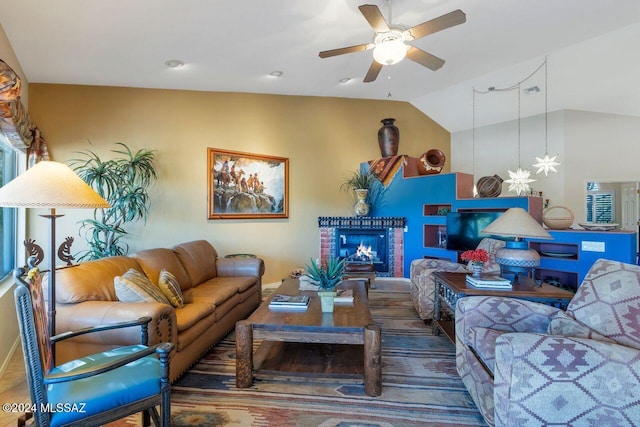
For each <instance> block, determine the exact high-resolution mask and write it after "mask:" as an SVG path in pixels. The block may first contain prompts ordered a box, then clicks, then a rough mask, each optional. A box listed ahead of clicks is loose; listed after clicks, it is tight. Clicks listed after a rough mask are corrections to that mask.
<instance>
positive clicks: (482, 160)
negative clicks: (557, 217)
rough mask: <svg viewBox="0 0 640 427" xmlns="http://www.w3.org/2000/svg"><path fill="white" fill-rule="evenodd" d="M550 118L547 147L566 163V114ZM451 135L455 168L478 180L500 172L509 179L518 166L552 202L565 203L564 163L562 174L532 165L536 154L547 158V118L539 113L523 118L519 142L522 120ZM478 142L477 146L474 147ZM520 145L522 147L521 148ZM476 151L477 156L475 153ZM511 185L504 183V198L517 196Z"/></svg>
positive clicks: (553, 114) (558, 114)
mask: <svg viewBox="0 0 640 427" xmlns="http://www.w3.org/2000/svg"><path fill="white" fill-rule="evenodd" d="M547 121H548V126H549V128H548V140H547V147H548V152H549V155H550V156H555V155H556V154H557V155H558V158H557V161H559V162H564V160H563V159H564V157H565V155H564V153H565V151H566V150H565V144H564V125H563V121H564V114H563V113H562V112H554V113H550V114H549V115H548V117H547ZM473 134H474V132H473V129H468V130H465V131H462V132H456V133H452V134H451V170H452V171H456V172H466V173H471V174H473V175H474V176H475V180H476V181H477V180H478V179H479V178H480V177H483V176H492V175H498V176H500V177H501V178H502V179H504V180H506V179H509V173H508V171H509V170H511V171H514V172H515V171H516V169H517V168H518V166H520V167H522V168H523V169H529V170H531V172H532V175H531V178H532V179H535V180H536V181H535V182H532V183H531V184H530V185H531V188H532V189H534V190H536V191H542V193H543V197H544V198H545V199H549V200H550V205H563V204H564V199H565V197H564V186H563V185H564V179H565V174H566V172H565V169H564V168H563V167H562V166H560V167H558V168H557V170H558V173H553V172H551V173H550V174H549V175H548V176H545V175H544V173H540V174H536V171H537V169H535V168H533V166H532V164H533V163H536V162H537V161H536V157H543V156H544V152H545V120H544V115H537V116H532V117H527V118H522V119H521V120H520V143H518V120H517V119H516V120H511V121H508V122H504V123H498V124H496V125H491V126H484V127H479V128H476V129H475V143H474V137H473ZM474 145H475V149H474ZM518 146H520V148H518ZM474 153H475V155H474ZM508 188H509V185H508V184H507V183H504V184H503V185H502V194H501V196H502V197H505V196H515V195H516V194H515V193H510V192H509V191H508Z"/></svg>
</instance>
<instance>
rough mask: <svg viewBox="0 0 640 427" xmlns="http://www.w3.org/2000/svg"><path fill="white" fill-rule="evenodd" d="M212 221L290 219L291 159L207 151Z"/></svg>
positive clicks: (215, 149) (209, 215)
mask: <svg viewBox="0 0 640 427" xmlns="http://www.w3.org/2000/svg"><path fill="white" fill-rule="evenodd" d="M207 168H208V170H207V173H208V186H207V190H208V205H209V213H208V219H238V218H288V217H289V159H287V158H284V157H275V156H267V155H262V154H251V153H241V152H238V151H228V150H219V149H217V148H207Z"/></svg>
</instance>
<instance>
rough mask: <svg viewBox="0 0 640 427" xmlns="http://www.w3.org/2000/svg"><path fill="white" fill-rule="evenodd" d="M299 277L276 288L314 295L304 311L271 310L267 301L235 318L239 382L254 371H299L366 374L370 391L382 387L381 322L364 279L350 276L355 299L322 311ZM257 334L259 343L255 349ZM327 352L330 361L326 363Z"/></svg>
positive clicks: (245, 384)
mask: <svg viewBox="0 0 640 427" xmlns="http://www.w3.org/2000/svg"><path fill="white" fill-rule="evenodd" d="M298 286H299V284H298V280H297V279H285V280H284V282H283V283H282V285H280V287H279V288H278V289H277V290H276V291H274V295H275V294H285V295H298V294H306V295H309V296H310V297H311V300H310V302H309V307H308V308H307V310H305V311H293V310H292V311H283V310H278V311H275V310H270V309H269V300H270V299H269V300H267V301H265V302H264V303H263V304H262V305H260V307H258V309H257V310H256V311H255V312H254V313H253V314H252V315H251V316H250V317H249V318H248V319H246V320H241V321H239V322H237V323H236V386H237V387H238V388H246V387H250V386H251V385H252V384H253V379H254V375H258V373H259V372H261V371H262V372H266V374H265V375H267V378H268V377H269V376H271V375H279V374H280V375H285V374H286V375H300V376H310V375H313V376H314V377H322V376H326V377H329V378H356V379H359V380H360V381H362V379H364V391H365V393H367V394H368V395H369V396H379V395H380V394H381V393H382V361H381V355H380V353H381V337H380V327H379V326H377V325H375V324H374V323H373V320H372V318H371V313H370V312H369V306H368V299H367V292H366V289H365V284H364V283H363V282H362V281H359V280H346V281H344V282H342V284H341V285H340V288H345V289H349V288H350V289H353V297H354V298H353V304H335V306H334V312H333V313H322V312H321V310H320V298H319V297H318V296H317V294H316V292H315V291H300V290H299V289H298ZM254 340H261V341H262V342H261V344H260V346H259V348H258V350H256V352H255V354H254V353H253V342H254ZM327 358H329V359H330V360H331V363H324V362H325V361H326V359H327Z"/></svg>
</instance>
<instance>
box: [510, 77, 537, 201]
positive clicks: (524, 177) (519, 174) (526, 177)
mask: <svg viewBox="0 0 640 427" xmlns="http://www.w3.org/2000/svg"><path fill="white" fill-rule="evenodd" d="M517 90H518V169H517V170H516V171H515V172H513V171H510V170H507V172H509V179H505V180H504V182H506V183H507V184H509V191H513V192H515V193H516V194H517V195H518V196H519V195H521V194H522V193H525V194H527V193H528V192H529V191H530V190H531V188H530V186H529V184H530V183H532V182H535V179H531V178H530V176H531V171H529V170H526V169H522V168H521V167H520V83H518V86H517Z"/></svg>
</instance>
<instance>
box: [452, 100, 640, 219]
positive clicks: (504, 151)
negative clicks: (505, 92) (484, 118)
mask: <svg viewBox="0 0 640 427" xmlns="http://www.w3.org/2000/svg"><path fill="white" fill-rule="evenodd" d="M548 121H549V139H548V151H549V154H550V155H556V154H558V159H557V160H558V161H560V162H561V163H562V165H560V166H559V167H558V168H557V169H558V172H559V173H557V174H556V173H550V174H549V176H547V177H545V175H544V174H543V173H542V174H537V175H535V176H533V178H535V179H536V180H537V181H536V182H533V183H532V184H531V186H532V188H533V189H535V190H537V191H542V192H543V195H544V196H543V197H544V198H549V199H550V205H552V206H553V205H560V206H566V207H568V208H569V209H571V211H572V212H573V214H574V216H575V221H574V226H577V224H578V223H579V222H584V221H585V220H586V212H585V195H586V184H587V182H588V181H607V182H611V181H616V182H636V181H640V168H639V167H638V161H639V159H640V144H638V139H639V138H640V118H639V117H632V116H623V115H616V114H604V113H595V112H586V111H576V110H565V111H559V112H553V113H550V114H549V115H548ZM540 128H541V129H544V116H543V115H540V116H534V117H530V118H526V119H522V120H521V149H520V152H521V159H522V161H521V164H522V166H523V167H526V166H528V167H530V165H531V164H532V163H535V157H536V156H537V157H541V156H542V155H544V137H540ZM475 134H476V136H475V154H476V155H475V162H474V161H473V156H472V155H471V153H472V145H473V137H472V135H473V130H472V129H469V130H465V131H462V132H456V133H453V134H451V157H452V159H451V170H452V171H458V172H468V173H473V170H474V164H475V176H476V180H477V179H478V178H480V177H482V176H485V175H493V174H498V175H500V176H501V177H502V178H503V179H508V177H509V175H508V173H507V170H509V169H510V170H514V168H517V167H518V161H517V152H518V137H517V136H518V132H517V121H516V120H513V121H509V122H504V123H499V124H496V125H492V126H486V127H481V128H477V129H476V131H475ZM543 135H544V134H543ZM531 169H532V172H533V173H534V174H535V169H533V168H531ZM507 188H508V184H503V189H502V194H501V196H508V195H513V194H511V193H509V192H508V191H507Z"/></svg>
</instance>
